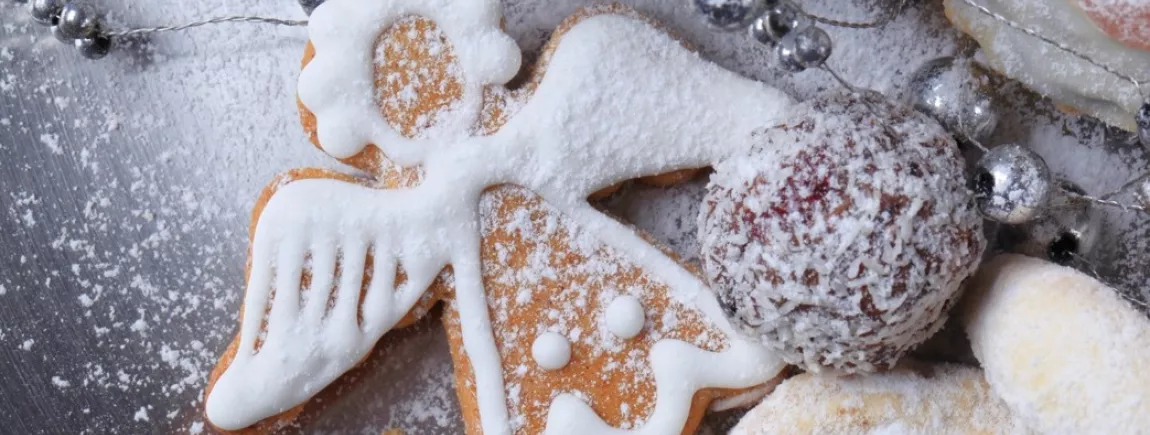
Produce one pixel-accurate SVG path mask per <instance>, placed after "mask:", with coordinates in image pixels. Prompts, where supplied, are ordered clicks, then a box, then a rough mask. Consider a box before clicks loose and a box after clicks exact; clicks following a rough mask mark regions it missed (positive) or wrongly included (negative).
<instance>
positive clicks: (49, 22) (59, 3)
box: [29, 0, 65, 26]
mask: <svg viewBox="0 0 1150 435" xmlns="http://www.w3.org/2000/svg"><path fill="white" fill-rule="evenodd" d="M64 3H65V0H32V4H31V5H30V6H29V9H30V10H31V11H32V19H33V20H36V22H37V23H40V24H43V25H45V26H55V25H56V20H58V19H60V10H61V9H63V8H64Z"/></svg>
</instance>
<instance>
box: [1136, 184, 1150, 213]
mask: <svg viewBox="0 0 1150 435" xmlns="http://www.w3.org/2000/svg"><path fill="white" fill-rule="evenodd" d="M1134 198H1136V199H1138V205H1140V206H1142V207H1143V208H1146V209H1148V210H1150V177H1145V178H1143V179H1141V180H1139V181H1138V184H1137V185H1135V186H1134Z"/></svg>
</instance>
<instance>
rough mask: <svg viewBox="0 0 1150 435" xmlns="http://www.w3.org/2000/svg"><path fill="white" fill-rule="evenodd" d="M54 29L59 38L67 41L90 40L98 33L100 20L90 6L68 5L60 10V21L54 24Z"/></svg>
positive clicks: (80, 4)
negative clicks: (57, 32)
mask: <svg viewBox="0 0 1150 435" xmlns="http://www.w3.org/2000/svg"><path fill="white" fill-rule="evenodd" d="M56 28H57V30H58V31H59V33H60V35H61V36H63V37H66V38H69V39H86V38H91V37H94V36H96V35H97V34H99V33H100V19H99V17H97V16H96V11H95V9H92V7H91V6H89V5H87V4H84V3H68V4H66V5H64V8H63V9H61V10H60V20H59V21H58V22H57V23H56ZM69 42H70V41H69Z"/></svg>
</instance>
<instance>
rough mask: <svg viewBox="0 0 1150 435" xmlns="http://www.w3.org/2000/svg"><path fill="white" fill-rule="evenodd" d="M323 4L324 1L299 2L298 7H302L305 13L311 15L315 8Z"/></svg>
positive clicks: (300, 0)
mask: <svg viewBox="0 0 1150 435" xmlns="http://www.w3.org/2000/svg"><path fill="white" fill-rule="evenodd" d="M323 2H324V0H299V5H300V6H302V7H303V11H304V12H305V13H307V14H308V15H311V13H312V12H313V11H315V8H318V7H319V5H322V4H323Z"/></svg>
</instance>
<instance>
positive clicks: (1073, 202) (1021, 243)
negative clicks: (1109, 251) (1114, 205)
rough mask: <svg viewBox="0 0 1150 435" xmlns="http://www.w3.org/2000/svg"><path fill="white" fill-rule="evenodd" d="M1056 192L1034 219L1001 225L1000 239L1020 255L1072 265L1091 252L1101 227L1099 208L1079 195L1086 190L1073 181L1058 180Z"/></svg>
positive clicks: (1084, 193) (1082, 194)
mask: <svg viewBox="0 0 1150 435" xmlns="http://www.w3.org/2000/svg"><path fill="white" fill-rule="evenodd" d="M1058 185H1059V189H1060V190H1059V191H1058V193H1056V194H1055V195H1054V199H1053V200H1052V201H1051V204H1050V206H1049V208H1048V210H1047V212H1046V213H1043V215H1042V216H1041V217H1039V218H1037V219H1034V220H1032V221H1029V222H1026V223H1023V224H1020V225H1007V226H1004V227H1003V228H1002V230H1001V234H1000V235H999V240H1000V242H1005V243H1006V244H1009V246H1010V249H1011V250H1013V251H1016V252H1018V253H1021V254H1026V255H1030V256H1034V257H1040V258H1047V259H1049V260H1050V261H1053V262H1055V263H1058V264H1062V265H1072V264H1073V263H1074V262H1075V260H1077V259H1080V258H1085V257H1086V256H1088V255H1090V254H1091V252H1092V251H1093V249H1094V247H1095V245H1096V243H1097V241H1098V238H1099V236H1100V234H1099V233H1100V231H1101V229H1102V227H1101V222H1102V216H1101V214H1100V211H1099V210H1098V209H1097V208H1096V207H1094V206H1093V204H1092V203H1091V202H1089V201H1082V200H1080V199H1079V198H1081V197H1082V196H1084V195H1086V192H1085V191H1084V190H1082V189H1081V188H1080V187H1078V186H1077V185H1075V184H1074V183H1071V182H1068V181H1060V182H1059V183H1058Z"/></svg>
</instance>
